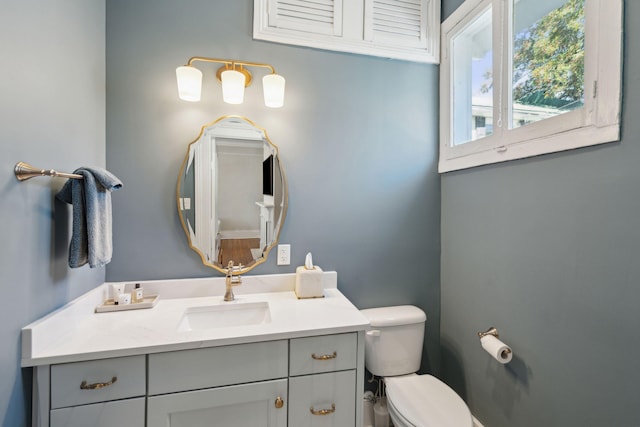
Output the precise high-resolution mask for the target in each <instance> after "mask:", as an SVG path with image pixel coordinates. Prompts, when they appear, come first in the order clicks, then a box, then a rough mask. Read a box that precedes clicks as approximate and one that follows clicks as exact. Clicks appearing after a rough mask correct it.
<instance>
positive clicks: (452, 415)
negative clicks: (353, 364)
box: [384, 375, 473, 427]
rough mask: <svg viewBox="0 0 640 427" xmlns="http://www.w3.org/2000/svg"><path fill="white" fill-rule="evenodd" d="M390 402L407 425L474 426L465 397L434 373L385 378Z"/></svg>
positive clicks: (434, 426) (430, 426)
mask: <svg viewBox="0 0 640 427" xmlns="http://www.w3.org/2000/svg"><path fill="white" fill-rule="evenodd" d="M384 380H385V384H386V391H387V400H388V403H389V406H390V407H392V409H391V410H392V411H393V412H395V415H400V417H401V418H402V420H401V421H402V422H406V423H407V426H415V427H472V426H473V418H472V417H471V412H470V411H469V408H468V407H467V405H466V404H465V403H464V401H463V400H462V398H460V396H458V395H457V394H456V392H455V391H453V390H452V389H451V388H449V386H447V385H446V384H445V383H443V382H442V381H440V380H439V379H437V378H436V377H434V376H432V375H408V376H402V377H387V378H385V379H384Z"/></svg>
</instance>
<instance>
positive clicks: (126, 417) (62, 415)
mask: <svg viewBox="0 0 640 427" xmlns="http://www.w3.org/2000/svg"><path fill="white" fill-rule="evenodd" d="M50 425H51V427H122V426H127V427H144V397H139V398H136V399H125V400H118V401H115V402H103V403H94V404H92V405H82V406H70V407H68V408H61V409H54V410H52V411H51V424H50Z"/></svg>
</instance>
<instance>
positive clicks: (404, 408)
mask: <svg viewBox="0 0 640 427" xmlns="http://www.w3.org/2000/svg"><path fill="white" fill-rule="evenodd" d="M362 314H363V315H364V316H365V317H367V319H369V323H370V324H371V330H369V331H367V333H366V338H365V366H366V368H367V369H368V370H369V372H371V373H372V374H374V375H377V376H380V377H383V378H384V382H385V385H386V394H387V407H388V409H389V415H390V417H391V420H392V421H393V424H394V426H395V427H473V417H472V416H471V412H470V411H469V408H468V407H467V405H466V404H465V403H464V401H463V400H462V398H460V396H458V394H456V392H455V391H453V390H452V389H451V388H450V387H449V386H447V385H446V384H445V383H443V382H442V381H440V380H439V379H437V378H436V377H434V376H432V375H417V374H415V372H416V371H417V370H418V369H419V368H420V360H421V358H422V343H423V340H424V325H425V322H426V320H427V317H426V315H425V313H424V312H423V311H422V310H420V309H419V308H418V307H414V306H410V305H404V306H393V307H380V308H370V309H366V310H362Z"/></svg>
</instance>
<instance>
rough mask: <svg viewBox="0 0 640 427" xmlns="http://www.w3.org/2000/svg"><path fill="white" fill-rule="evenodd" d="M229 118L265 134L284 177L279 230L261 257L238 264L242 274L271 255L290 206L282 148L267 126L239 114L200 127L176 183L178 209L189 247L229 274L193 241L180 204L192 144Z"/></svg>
mask: <svg viewBox="0 0 640 427" xmlns="http://www.w3.org/2000/svg"><path fill="white" fill-rule="evenodd" d="M228 119H238V120H242V121H244V122H246V123H247V124H249V125H251V126H253V127H254V128H255V129H257V130H259V131H261V132H262V134H263V135H264V140H263V142H266V143H268V144H269V145H270V146H271V147H273V149H274V151H275V158H276V159H277V162H278V166H279V168H278V169H279V171H280V175H281V177H282V198H283V200H282V211H281V214H280V215H281V218H280V221H279V226H278V228H277V230H275V231H276V234H275V235H274V236H273V240H272V241H271V242H270V243H269V244H268V245H267V247H266V248H265V249H264V250H263V252H262V256H261V257H259V258H257V259H254V261H253V262H252V263H251V264H249V265H247V266H244V265H243V266H242V268H237V265H236V267H235V268H234V270H233V274H234V275H240V274H245V273H247V272H249V271H251V270H252V269H254V268H255V267H256V266H258V265H260V264H262V263H264V262H265V261H266V260H267V258H268V257H269V253H270V252H271V249H273V247H274V246H276V245H277V244H278V241H279V239H280V233H281V231H282V227H283V225H284V221H285V219H286V216H287V210H288V207H289V185H288V182H287V176H286V174H285V172H284V168H283V166H282V163H281V161H280V150H279V148H278V146H277V145H276V144H274V143H273V142H272V141H271V139H270V138H269V135H268V133H267V130H266V129H265V128H263V127H260V126H258V125H256V124H255V123H254V122H253V121H251V120H250V119H248V118H247V117H244V116H238V115H226V116H221V117H219V118H217V119H216V120H214V121H212V122H210V123H207V124H205V125H203V126H202V127H201V128H200V133H199V134H198V136H197V137H196V139H195V140H193V141H192V142H190V143H189V145H188V146H187V153H186V155H185V157H184V160H183V161H182V165H181V166H180V172H179V174H178V182H177V184H176V206H177V209H178V216H179V217H180V223H181V224H182V229H183V231H184V233H185V235H186V236H187V240H188V243H189V247H190V248H191V249H192V250H194V251H195V252H196V253H197V254H198V255H199V256H200V259H201V261H202V263H203V264H204V265H206V266H207V267H211V268H213V269H215V270H217V271H219V272H220V273H222V274H227V269H226V268H225V266H223V265H222V264H220V265H217V264H214V263H212V262H209V261H208V260H207V257H206V256H205V254H204V253H203V252H202V250H201V249H200V248H198V247H197V246H195V245H194V243H193V242H192V240H191V234H190V233H189V228H188V227H187V223H186V221H185V218H184V216H183V214H182V211H183V210H182V207H181V204H180V195H181V192H180V190H181V187H182V179H183V175H184V171H185V167H186V165H187V162H188V161H189V154H190V152H191V148H192V146H193V145H194V144H196V143H198V142H200V139H201V138H202V136H203V135H204V133H205V131H206V130H207V129H209V128H210V127H212V126H214V125H216V124H218V123H220V122H222V121H225V120H228Z"/></svg>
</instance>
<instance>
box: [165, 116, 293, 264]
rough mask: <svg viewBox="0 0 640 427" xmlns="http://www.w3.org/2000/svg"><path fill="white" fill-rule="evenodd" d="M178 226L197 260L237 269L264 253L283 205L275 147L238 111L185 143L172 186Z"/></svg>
mask: <svg viewBox="0 0 640 427" xmlns="http://www.w3.org/2000/svg"><path fill="white" fill-rule="evenodd" d="M177 199H178V212H179V214H180V221H181V222H182V227H183V228H184V231H185V233H186V235H187V238H188V240H189V245H190V246H191V248H192V249H193V250H195V251H196V252H197V253H198V254H199V255H200V257H201V258H202V262H203V263H204V264H205V265H207V266H210V267H213V268H215V269H216V270H218V271H220V272H222V273H225V271H226V270H225V269H226V266H227V264H228V262H229V261H231V260H232V261H233V263H234V264H235V265H238V264H241V265H242V267H241V268H240V269H239V271H238V272H239V273H244V272H246V271H249V270H251V269H252V268H253V267H255V266H256V265H258V264H260V263H261V262H264V261H265V260H266V259H267V256H268V254H269V251H270V249H271V248H272V247H273V246H274V245H275V244H276V243H277V241H278V236H279V234H280V230H281V228H282V224H283V221H284V218H285V214H286V209H287V187H286V180H285V176H284V171H283V169H282V165H281V164H280V156H279V154H278V147H277V146H275V145H274V144H273V143H272V142H271V141H270V140H269V138H268V136H267V133H266V131H265V130H264V129H262V128H260V127H258V126H256V125H255V124H254V123H253V122H251V121H250V120H248V119H246V118H243V117H238V116H225V117H221V118H219V119H217V120H216V121H214V122H212V123H209V124H206V125H204V126H203V127H202V130H201V132H200V135H199V136H198V138H197V139H196V140H195V141H194V142H192V143H191V144H189V147H188V150H187V155H186V156H185V160H184V162H183V163H182V167H181V169H180V176H179V178H178V186H177Z"/></svg>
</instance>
